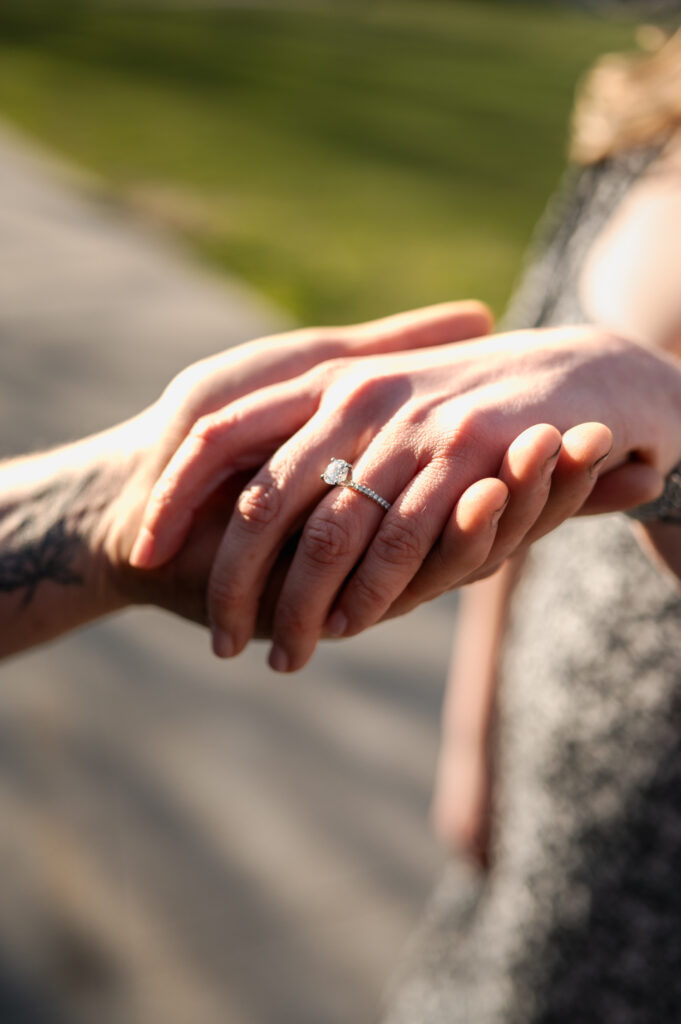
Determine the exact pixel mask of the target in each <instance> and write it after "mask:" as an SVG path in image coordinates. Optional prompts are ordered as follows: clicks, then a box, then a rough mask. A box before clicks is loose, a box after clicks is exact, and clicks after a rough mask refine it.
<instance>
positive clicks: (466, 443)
mask: <svg viewBox="0 0 681 1024" xmlns="http://www.w3.org/2000/svg"><path fill="white" fill-rule="evenodd" d="M480 419H481V417H480V416H479V414H478V413H477V412H476V411H475V410H464V411H462V412H460V413H459V414H458V416H457V420H456V423H455V424H453V425H451V426H450V427H449V428H448V429H445V430H444V431H443V432H442V435H441V437H440V441H439V444H438V446H437V451H438V454H440V455H443V456H445V457H446V458H448V459H451V458H455V459H456V460H457V461H459V462H464V463H467V462H472V461H475V460H476V458H479V455H480V449H481V447H483V446H484V444H485V435H484V432H483V427H482V425H481V422H480Z"/></svg>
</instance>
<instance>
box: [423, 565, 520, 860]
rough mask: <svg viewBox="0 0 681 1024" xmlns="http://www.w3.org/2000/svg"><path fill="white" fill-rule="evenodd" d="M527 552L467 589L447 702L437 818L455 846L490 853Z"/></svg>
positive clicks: (480, 856)
mask: <svg viewBox="0 0 681 1024" xmlns="http://www.w3.org/2000/svg"><path fill="white" fill-rule="evenodd" d="M523 562H524V555H517V556H516V557H515V558H513V559H510V560H509V561H508V562H506V563H505V564H504V565H503V566H502V568H501V569H500V570H499V572H497V573H496V574H495V575H494V576H490V577H489V578H488V579H486V580H481V581H480V582H478V583H474V584H473V585H472V586H470V587H468V588H467V589H466V590H465V591H464V592H463V594H462V597H461V606H460V609H459V616H458V619H457V624H456V629H455V631H454V642H453V647H452V658H451V663H450V668H449V675H448V678H447V688H446V691H445V700H444V705H443V709H442V742H441V747H440V755H439V759H438V767H437V776H436V782H435V790H434V794H433V809H432V814H433V824H434V826H435V829H436V831H437V833H438V835H439V836H440V838H441V839H442V841H443V842H444V843H445V844H446V845H447V846H448V847H450V848H452V849H455V850H460V851H463V852H465V853H466V854H468V855H469V856H471V857H472V858H473V859H474V860H475V861H476V862H477V863H479V864H480V865H481V866H483V867H484V866H486V865H487V863H488V859H489V825H490V793H491V784H492V778H491V775H492V771H493V766H492V763H491V751H490V743H491V734H492V726H493V722H494V713H495V704H496V696H497V682H498V675H497V671H498V664H499V653H500V650H501V643H502V640H503V635H504V630H505V626H506V621H507V618H508V610H509V606H510V601H511V595H512V593H513V589H514V587H515V583H516V581H517V579H518V577H519V575H520V571H521V569H522V564H523Z"/></svg>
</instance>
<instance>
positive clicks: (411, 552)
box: [372, 515, 426, 569]
mask: <svg viewBox="0 0 681 1024" xmlns="http://www.w3.org/2000/svg"><path fill="white" fill-rule="evenodd" d="M372 551H373V554H374V556H375V557H376V558H377V559H378V560H379V561H380V562H381V563H382V564H384V565H387V566H389V567H390V568H398V569H399V568H401V567H410V568H411V567H413V566H414V565H415V564H416V565H420V563H421V562H422V561H423V558H424V557H425V555H426V551H425V550H424V542H423V540H422V538H421V536H420V531H419V530H418V527H417V526H416V523H415V522H414V521H413V520H411V519H408V518H406V517H400V516H397V515H393V516H389V517H388V518H386V519H385V521H384V522H383V525H382V526H381V528H380V530H379V531H378V533H377V534H376V536H375V537H374V541H373V544H372Z"/></svg>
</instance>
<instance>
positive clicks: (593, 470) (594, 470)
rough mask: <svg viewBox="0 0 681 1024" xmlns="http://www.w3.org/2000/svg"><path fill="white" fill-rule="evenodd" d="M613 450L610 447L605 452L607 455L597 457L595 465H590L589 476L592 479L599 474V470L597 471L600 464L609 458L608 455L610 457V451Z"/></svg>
mask: <svg viewBox="0 0 681 1024" xmlns="http://www.w3.org/2000/svg"><path fill="white" fill-rule="evenodd" d="M611 451H612V448H609V449H608V450H607V452H606V453H605V455H601V457H600V459H596V461H595V462H594V463H593V465H591V466H590V467H589V476H590V477H591V478H592V479H593V478H594V477H596V476H598V472H597V471H598V467H599V466H600V465H602V463H604V462H605V460H606V459H607V457H608V455H609V454H610V452H611Z"/></svg>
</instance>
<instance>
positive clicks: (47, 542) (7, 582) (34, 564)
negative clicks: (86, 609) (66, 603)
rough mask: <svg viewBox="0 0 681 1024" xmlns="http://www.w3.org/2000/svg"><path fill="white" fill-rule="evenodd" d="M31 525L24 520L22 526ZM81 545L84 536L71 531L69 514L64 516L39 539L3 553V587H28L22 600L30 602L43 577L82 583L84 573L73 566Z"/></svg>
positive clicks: (0, 571)
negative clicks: (67, 517) (68, 524)
mask: <svg viewBox="0 0 681 1024" xmlns="http://www.w3.org/2000/svg"><path fill="white" fill-rule="evenodd" d="M27 525H28V524H27V522H26V520H24V522H23V523H22V526H23V527H26V526H27ZM80 546H81V541H80V539H79V538H78V537H77V536H75V535H74V534H72V533H71V534H70V533H69V531H68V529H67V523H66V517H65V516H61V517H60V518H59V519H58V520H57V521H56V522H55V523H54V524H53V525H52V526H51V527H50V528H49V529H48V530H47V532H46V533H45V534H43V536H42V537H40V539H39V540H35V541H26V542H24V543H22V544H20V545H19V546H18V547H16V548H15V550H13V551H8V552H4V553H3V554H1V555H0V591H3V592H5V593H9V592H11V591H13V590H21V589H22V588H24V587H25V588H26V594H25V595H24V600H23V602H22V604H23V605H27V604H30V602H31V600H32V599H33V596H34V594H35V591H36V587H37V586H38V584H39V583H40V582H41V581H42V580H53V581H54V582H55V583H61V584H62V585H64V586H74V585H78V584H81V585H82V583H83V577H82V576H80V575H79V574H78V573H77V572H74V570H73V568H72V565H73V562H74V560H75V558H76V557H77V554H78V549H79V548H80Z"/></svg>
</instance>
